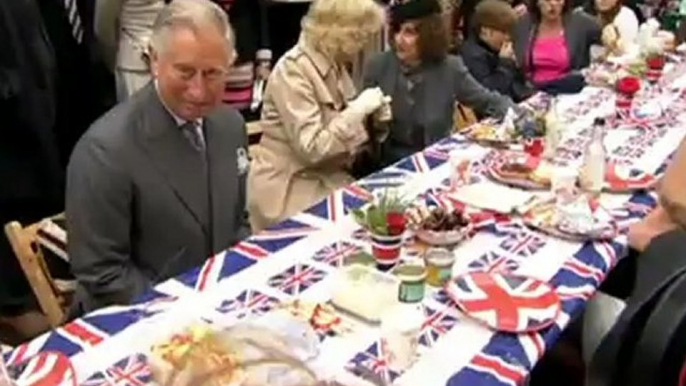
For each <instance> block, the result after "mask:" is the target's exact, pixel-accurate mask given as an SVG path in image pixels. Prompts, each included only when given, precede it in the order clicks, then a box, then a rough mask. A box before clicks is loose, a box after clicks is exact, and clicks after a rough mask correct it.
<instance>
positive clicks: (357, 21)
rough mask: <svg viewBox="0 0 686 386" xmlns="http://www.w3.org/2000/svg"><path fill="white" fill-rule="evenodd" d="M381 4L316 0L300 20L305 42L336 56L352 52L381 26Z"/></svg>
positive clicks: (365, 1) (361, 46)
mask: <svg viewBox="0 0 686 386" xmlns="http://www.w3.org/2000/svg"><path fill="white" fill-rule="evenodd" d="M384 19H385V13H384V10H383V8H382V7H381V6H380V5H378V4H377V3H376V2H374V0H317V1H314V2H312V5H311V6H310V10H309V12H308V13H307V15H305V17H304V18H303V20H302V30H303V34H304V37H305V39H306V40H307V42H308V43H309V44H310V45H311V46H313V47H314V48H316V49H317V50H319V51H321V52H323V53H325V54H327V55H328V56H330V57H333V58H336V57H339V56H340V55H341V54H343V55H344V56H351V55H355V54H356V53H357V52H359V51H361V50H362V48H363V47H364V45H365V44H367V43H368V42H369V41H370V40H371V38H372V37H373V36H374V35H375V34H376V33H377V32H379V31H380V30H381V27H382V26H383V24H384Z"/></svg>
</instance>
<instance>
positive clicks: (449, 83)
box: [364, 0, 513, 167]
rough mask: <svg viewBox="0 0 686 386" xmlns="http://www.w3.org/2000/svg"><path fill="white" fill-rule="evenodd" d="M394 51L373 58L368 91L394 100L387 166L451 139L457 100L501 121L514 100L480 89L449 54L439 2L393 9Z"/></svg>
mask: <svg viewBox="0 0 686 386" xmlns="http://www.w3.org/2000/svg"><path fill="white" fill-rule="evenodd" d="M389 39H390V40H391V42H390V44H391V47H392V49H391V50H390V51H387V52H383V53H380V54H378V55H376V56H375V57H373V58H372V59H371V61H370V62H369V63H368V64H367V66H366V69H365V75H364V83H365V87H375V86H378V87H381V89H382V90H383V93H384V94H385V95H390V96H391V97H392V102H391V104H392V112H393V120H392V121H391V122H390V132H389V135H388V137H387V138H386V140H385V141H384V143H383V144H382V145H381V157H380V158H381V162H380V163H381V165H378V166H381V167H383V166H387V165H389V164H391V163H393V162H395V161H397V160H399V159H401V158H403V157H406V156H408V155H411V154H413V153H415V152H417V151H419V150H421V149H423V148H424V147H426V146H428V145H430V144H431V143H433V142H436V141H437V140H439V139H441V138H444V137H445V136H447V135H449V134H450V132H451V130H452V128H453V112H454V106H455V102H460V103H462V104H464V105H466V106H468V107H471V108H473V109H474V110H476V112H477V113H479V114H481V115H482V116H496V117H500V116H503V115H504V114H505V112H506V111H507V109H508V107H510V106H513V103H512V101H511V100H510V99H509V98H507V97H505V96H502V95H500V94H499V93H497V92H493V91H489V90H487V89H485V88H484V87H483V86H481V85H480V84H479V83H478V82H477V81H476V80H474V78H473V77H472V76H471V75H470V74H469V71H468V70H467V68H466V67H465V65H464V63H463V62H462V59H460V58H459V57H457V56H453V55H449V54H448V45H449V43H448V42H449V37H448V31H447V26H446V23H445V22H444V21H443V19H442V16H441V7H440V5H439V3H438V1H437V0H412V1H408V2H405V3H402V4H397V5H395V6H393V7H392V8H391V26H390V34H389Z"/></svg>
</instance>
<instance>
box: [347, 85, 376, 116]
mask: <svg viewBox="0 0 686 386" xmlns="http://www.w3.org/2000/svg"><path fill="white" fill-rule="evenodd" d="M384 101H385V99H384V95H383V92H382V91H381V89H380V88H379V87H374V88H368V89H365V90H364V91H362V93H360V95H358V97H357V98H355V99H353V100H352V101H350V103H349V104H348V108H349V109H350V110H352V111H354V112H356V113H357V114H359V115H361V116H363V117H365V116H367V115H369V114H371V113H373V112H374V111H376V110H377V109H379V108H380V107H381V106H382V105H383V104H384Z"/></svg>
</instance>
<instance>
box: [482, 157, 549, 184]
mask: <svg viewBox="0 0 686 386" xmlns="http://www.w3.org/2000/svg"><path fill="white" fill-rule="evenodd" d="M486 170H487V174H488V176H489V177H491V179H493V180H495V181H496V182H500V183H503V184H506V185H510V186H516V187H518V188H523V189H549V188H550V180H551V178H552V175H553V172H554V166H553V165H552V164H551V163H550V162H548V161H546V160H544V159H542V158H540V157H534V156H531V155H529V154H527V153H522V152H515V151H498V152H493V153H491V154H490V155H489V156H488V162H487V167H486Z"/></svg>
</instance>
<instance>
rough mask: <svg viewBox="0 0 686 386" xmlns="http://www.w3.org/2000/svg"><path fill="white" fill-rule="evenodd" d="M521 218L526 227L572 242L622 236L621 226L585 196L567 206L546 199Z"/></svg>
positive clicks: (575, 199) (566, 204) (595, 202)
mask: <svg viewBox="0 0 686 386" xmlns="http://www.w3.org/2000/svg"><path fill="white" fill-rule="evenodd" d="M522 217H523V220H524V223H525V224H526V225H528V226H530V227H532V228H535V229H538V230H540V231H542V232H545V233H548V234H550V235H551V236H555V237H559V238H561V239H565V240H570V241H587V240H608V239H612V238H615V237H617V236H618V235H619V227H618V226H617V223H616V221H615V220H614V218H613V217H612V215H611V214H610V213H609V212H608V211H607V209H605V208H603V207H602V206H601V205H599V204H598V202H597V201H596V200H590V199H589V198H588V197H586V196H585V195H579V196H577V197H575V198H574V199H571V200H570V201H569V202H567V203H564V204H560V203H557V202H556V201H555V200H554V199H547V200H543V201H541V202H539V203H537V204H535V205H533V206H532V207H531V209H529V210H528V211H527V212H525V213H524V214H523V216H522Z"/></svg>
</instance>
